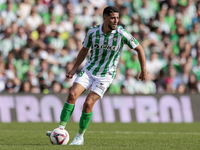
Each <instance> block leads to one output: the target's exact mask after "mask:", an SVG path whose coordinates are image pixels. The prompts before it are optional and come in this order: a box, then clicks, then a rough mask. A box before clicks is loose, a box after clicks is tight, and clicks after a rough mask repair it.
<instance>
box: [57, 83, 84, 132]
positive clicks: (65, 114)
mask: <svg viewBox="0 0 200 150" xmlns="http://www.w3.org/2000/svg"><path fill="white" fill-rule="evenodd" d="M84 91H85V88H84V87H83V86H82V85H80V84H79V83H74V84H73V86H72V88H71V90H70V92H69V95H68V98H67V100H66V102H65V104H64V106H63V109H62V112H61V115H60V125H59V127H61V128H65V126H66V124H67V122H68V120H69V118H70V116H71V115H72V113H73V111H74V106H75V102H76V100H77V98H78V97H79V96H80V95H81V94H82V93H83V92H84Z"/></svg>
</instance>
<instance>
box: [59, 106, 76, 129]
mask: <svg viewBox="0 0 200 150" xmlns="http://www.w3.org/2000/svg"><path fill="white" fill-rule="evenodd" d="M74 106H75V105H73V104H69V103H67V102H65V104H64V106H63V109H62V112H61V115H60V125H61V126H66V124H67V122H68V120H69V118H70V116H71V115H72V113H73V111H74Z"/></svg>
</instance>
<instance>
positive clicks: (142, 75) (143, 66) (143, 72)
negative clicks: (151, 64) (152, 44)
mask: <svg viewBox="0 0 200 150" xmlns="http://www.w3.org/2000/svg"><path fill="white" fill-rule="evenodd" d="M135 50H136V51H137V53H138V58H139V61H140V67H141V73H140V76H139V78H140V79H141V80H145V79H146V78H147V70H146V57H145V53H144V49H143V47H142V46H141V45H140V44H139V45H138V46H137V47H136V48H135Z"/></svg>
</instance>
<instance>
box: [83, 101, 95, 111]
mask: <svg viewBox="0 0 200 150" xmlns="http://www.w3.org/2000/svg"><path fill="white" fill-rule="evenodd" d="M93 105H94V104H93V102H92V101H89V100H86V101H85V103H84V104H83V111H84V112H85V113H90V112H91V111H92V107H93Z"/></svg>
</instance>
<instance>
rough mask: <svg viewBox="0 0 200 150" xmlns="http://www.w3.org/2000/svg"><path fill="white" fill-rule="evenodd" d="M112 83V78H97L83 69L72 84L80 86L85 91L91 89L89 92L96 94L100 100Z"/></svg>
mask: <svg viewBox="0 0 200 150" xmlns="http://www.w3.org/2000/svg"><path fill="white" fill-rule="evenodd" d="M112 81H113V78H112V77H97V76H94V75H93V74H92V73H90V72H89V71H88V70H87V69H84V70H82V71H81V72H80V73H79V75H78V77H77V78H76V79H75V81H74V82H76V83H78V84H80V85H82V86H83V87H84V88H85V89H86V90H87V89H89V88H90V87H92V88H91V91H93V92H95V93H96V94H98V95H99V96H100V97H101V99H102V98H103V95H104V93H105V92H106V90H107V89H108V87H109V86H110V84H111V83H112Z"/></svg>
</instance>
